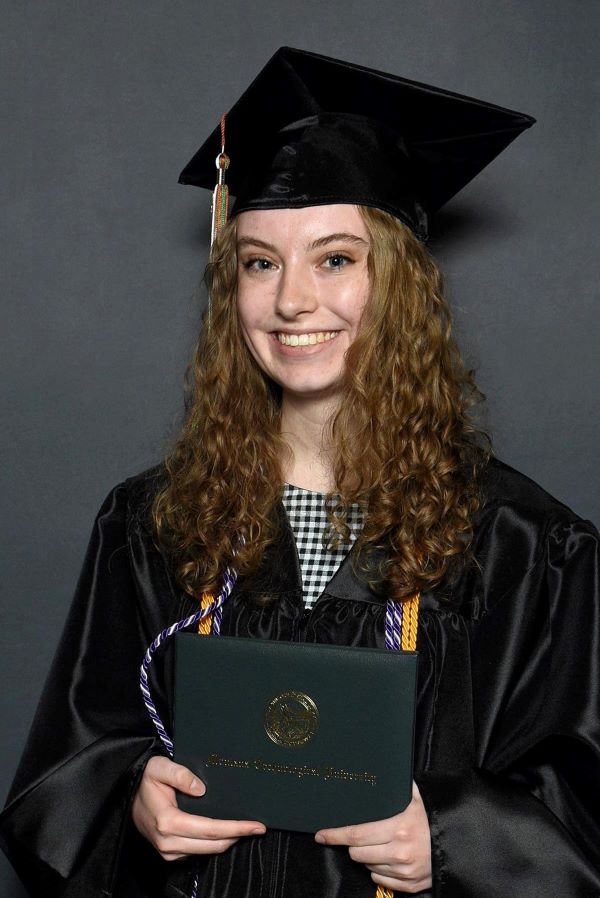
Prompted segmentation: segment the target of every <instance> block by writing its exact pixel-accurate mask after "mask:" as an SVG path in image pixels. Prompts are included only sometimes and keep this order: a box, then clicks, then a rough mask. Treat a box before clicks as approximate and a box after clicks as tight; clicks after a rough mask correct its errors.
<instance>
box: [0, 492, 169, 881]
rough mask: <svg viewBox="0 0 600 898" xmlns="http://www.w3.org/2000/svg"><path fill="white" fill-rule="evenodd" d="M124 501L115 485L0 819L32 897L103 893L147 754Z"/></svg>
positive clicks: (137, 608)
mask: <svg viewBox="0 0 600 898" xmlns="http://www.w3.org/2000/svg"><path fill="white" fill-rule="evenodd" d="M127 505H128V502H127V490H126V487H125V486H120V487H117V488H116V489H115V490H113V491H112V492H111V493H110V495H109V496H108V498H107V499H106V501H105V502H104V504H103V506H102V508H101V510H100V512H99V515H98V518H97V520H96V523H95V525H94V529H93V533H92V536H91V539H90V544H89V547H88V551H87V555H86V559H85V563H84V566H83V570H82V573H81V576H80V579H79V582H78V586H77V590H76V594H75V598H74V601H73V604H72V607H71V610H70V613H69V616H68V619H67V623H66V626H65V629H64V632H63V636H62V639H61V642H60V645H59V647H58V650H57V653H56V656H55V659H54V662H53V665H52V668H51V671H50V674H49V677H48V680H47V683H46V686H45V688H44V691H43V694H42V698H41V701H40V704H39V707H38V710H37V713H36V716H35V719H34V723H33V726H32V729H31V733H30V736H29V740H28V743H27V746H26V748H25V752H24V754H23V758H22V760H21V763H20V766H19V769H18V771H17V774H16V777H15V780H14V783H13V786H12V789H11V791H10V794H9V797H8V802H7V806H6V808H5V810H4V811H3V813H2V815H1V817H0V838H1V841H2V846H3V848H4V849H5V851H6V852H7V853H8V854H9V857H10V858H11V860H12V862H13V864H14V866H15V867H16V869H17V872H18V873H19V875H20V877H21V878H22V880H23V882H24V883H25V885H26V887H27V888H28V889H29V890H30V892H31V893H32V894H33V895H41V894H44V895H46V896H55V895H59V894H60V895H61V896H71V895H77V896H78V898H79V896H84V895H85V896H87V895H88V894H96V895H97V894H101V893H102V890H105V892H106V894H110V892H111V889H112V885H111V883H112V878H113V873H114V870H115V868H116V865H117V862H118V855H119V845H120V844H121V841H122V838H123V837H124V830H125V827H126V824H127V821H128V819H129V818H128V809H129V805H130V803H131V800H132V798H133V793H134V791H135V788H136V787H137V783H138V781H139V778H140V776H141V774H142V771H143V769H144V765H145V763H146V761H147V759H148V757H150V755H151V754H152V753H153V751H154V750H155V749H154V745H155V740H154V734H153V732H152V729H151V725H150V723H149V720H148V719H147V717H146V712H145V709H144V706H143V704H142V702H141V701H140V697H139V691H138V686H137V681H138V668H139V664H140V660H141V657H142V655H143V652H144V649H145V645H146V642H147V632H146V630H147V628H148V625H147V622H146V621H145V619H144V618H145V615H144V610H143V604H142V602H141V600H140V598H139V595H138V592H137V590H136V583H135V578H134V576H133V574H132V569H131V563H130V554H129V547H128V539H127ZM167 613H168V612H167Z"/></svg>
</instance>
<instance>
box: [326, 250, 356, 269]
mask: <svg viewBox="0 0 600 898" xmlns="http://www.w3.org/2000/svg"><path fill="white" fill-rule="evenodd" d="M351 262H352V259H350V258H349V257H348V256H345V255H344V254H343V253H330V254H329V255H328V256H327V258H326V259H325V266H326V267H327V268H333V269H334V270H336V271H339V269H340V268H345V267H346V265H348V264H350V263H351Z"/></svg>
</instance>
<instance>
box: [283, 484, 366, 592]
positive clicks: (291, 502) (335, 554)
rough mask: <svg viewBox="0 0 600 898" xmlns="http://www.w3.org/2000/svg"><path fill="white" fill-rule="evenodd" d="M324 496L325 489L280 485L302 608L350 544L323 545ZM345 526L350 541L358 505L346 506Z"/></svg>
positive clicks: (325, 522) (325, 524)
mask: <svg viewBox="0 0 600 898" xmlns="http://www.w3.org/2000/svg"><path fill="white" fill-rule="evenodd" d="M325 500H326V495H325V493H315V492H312V490H305V489H301V487H299V486H293V485H292V484H290V483H286V484H285V486H284V490H283V500H282V501H283V506H284V508H285V511H286V514H287V516H288V519H289V522H290V524H291V527H292V531H293V533H294V537H295V539H296V548H297V550H298V558H299V559H300V570H301V572H302V588H303V594H304V606H305V608H312V606H313V605H314V603H315V602H316V601H317V599H318V598H319V596H320V595H321V593H322V592H323V590H324V589H325V587H326V586H327V584H328V583H329V581H330V580H331V578H332V577H333V575H334V574H335V572H336V571H337V569H338V568H339V566H340V564H341V563H342V561H343V560H344V558H345V557H346V555H347V554H348V552H349V551H350V548H351V545H348V543H340V544H339V545H338V547H337V548H336V549H328V548H327V546H326V545H325V542H324V537H325V533H326V530H327V528H328V525H329V522H328V519H327V511H326V505H325ZM348 526H349V527H350V532H351V536H350V539H351V544H353V543H354V542H355V540H356V537H357V536H358V534H359V533H360V530H361V527H362V516H361V513H360V508H359V506H358V505H353V506H352V507H351V509H350V513H349V515H348Z"/></svg>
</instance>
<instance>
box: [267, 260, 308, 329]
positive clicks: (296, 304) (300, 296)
mask: <svg viewBox="0 0 600 898" xmlns="http://www.w3.org/2000/svg"><path fill="white" fill-rule="evenodd" d="M317 306H318V296H317V289H316V285H315V283H314V282H313V279H312V277H311V273H310V271H309V270H308V268H307V267H306V266H305V265H302V264H299V263H292V264H288V265H286V266H285V268H284V269H283V271H282V274H281V278H280V280H279V284H278V285H277V296H276V300H275V308H276V311H277V312H278V314H279V315H280V316H281V317H282V318H284V319H286V320H291V319H293V318H297V317H298V316H299V315H302V314H304V313H305V312H314V310H315V309H316V308H317Z"/></svg>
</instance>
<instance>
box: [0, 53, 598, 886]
mask: <svg viewBox="0 0 600 898" xmlns="http://www.w3.org/2000/svg"><path fill="white" fill-rule="evenodd" d="M532 123H533V120H532V119H531V118H530V117H528V116H526V115H522V114H520V113H516V112H513V111H510V110H507V109H502V108H500V107H497V106H493V105H490V104H488V103H485V102H481V101H478V100H473V99H470V98H467V97H462V96H458V95H456V94H452V93H448V92H446V91H443V90H440V89H438V88H434V87H430V86H428V85H423V84H417V83H414V82H409V81H405V80H403V79H401V78H398V77H395V76H392V75H386V74H382V73H380V72H375V71H372V70H369V69H365V68H362V67H359V66H354V65H351V64H349V63H345V62H340V61H338V60H332V59H328V58H325V57H321V56H317V55H315V54H311V53H307V52H303V51H299V50H292V49H290V48H282V49H281V50H279V51H278V52H277V53H276V54H275V56H274V57H273V58H272V59H271V60H270V61H269V63H268V64H267V65H266V67H265V68H264V69H263V71H262V72H261V73H260V74H259V76H258V77H257V78H256V80H255V81H254V82H253V83H252V85H251V86H250V87H249V88H248V90H247V91H246V93H245V94H244V95H243V96H242V98H241V99H240V100H239V101H238V102H237V103H236V104H235V105H234V106H233V108H232V109H231V110H230V112H229V113H228V114H227V115H226V116H224V118H223V120H222V121H221V123H220V124H219V125H218V126H217V128H216V129H215V131H214V132H213V134H212V135H211V137H210V138H209V139H208V140H207V141H206V142H205V144H203V146H202V147H201V148H200V150H199V151H198V153H197V154H196V155H195V156H194V158H193V159H192V160H191V161H190V163H189V164H188V165H187V166H186V168H185V169H184V171H183V172H182V174H181V177H180V180H181V181H182V182H183V183H187V184H194V185H197V186H200V187H204V188H209V189H213V187H214V185H215V179H217V181H218V184H217V187H216V188H215V193H214V199H213V237H214V242H213V247H212V252H211V257H210V261H209V264H208V268H207V272H206V282H207V286H208V292H209V307H208V310H207V313H206V315H205V319H204V324H203V329H202V332H201V334H200V337H199V342H198V348H197V352H196V356H195V360H194V364H193V375H194V382H193V388H192V393H191V395H190V397H189V399H190V401H189V411H188V415H187V419H186V422H185V425H184V428H183V430H182V433H181V434H180V436H179V438H178V440H177V442H176V444H175V446H174V448H173V450H172V452H171V453H170V454H169V456H168V457H167V458H166V459H165V461H164V463H163V464H161V465H160V466H158V467H157V468H155V469H153V470H151V471H148V472H144V473H142V474H140V475H139V476H137V477H134V478H131V479H129V480H127V481H125V482H124V483H121V484H119V485H118V486H117V487H115V489H113V490H112V491H111V493H110V494H109V496H108V498H107V499H106V501H105V503H104V504H103V506H102V508H101V509H100V512H99V515H98V518H97V520H96V524H95V527H94V531H93V534H92V537H91V541H90V546H89V550H88V553H87V557H86V561H85V564H84V568H83V571H82V574H81V577H80V580H79V584H78V588H77V593H76V596H75V599H74V603H73V606H72V609H71V612H70V614H69V618H68V621H67V624H66V628H65V631H64V635H63V637H62V640H61V643H60V646H59V648H58V652H57V655H56V658H55V661H54V664H53V667H52V670H51V673H50V676H49V679H48V682H47V684H46V687H45V689H44V692H43V695H42V698H41V701H40V705H39V709H38V712H37V715H36V718H35V721H34V724H33V727H32V731H31V735H30V737H29V741H28V743H27V747H26V749H25V752H24V755H23V758H22V761H21V764H20V766H19V769H18V771H17V774H16V777H15V781H14V783H13V786H12V789H11V791H10V794H9V796H8V801H7V805H6V808H5V810H4V811H3V813H2V815H1V817H0V835H1V840H2V845H3V847H4V849H5V851H6V852H7V854H8V855H9V857H10V858H11V860H12V862H13V864H14V866H15V868H16V870H17V872H18V874H19V876H20V877H21V879H22V880H23V882H24V884H25V886H26V888H27V889H28V890H29V893H30V894H31V895H32V896H35V898H42V896H43V898H55V896H56V898H58V896H61V898H165V896H171V898H176V896H177V898H192V896H195V898H301V896H302V898H305V896H311V898H350V896H352V898H375V896H377V898H391V896H393V895H394V894H398V895H401V894H421V895H424V896H436V898H513V896H519V898H541V896H548V895H558V896H561V898H598V895H599V894H600V800H599V795H600V692H599V689H600V686H599V684H600V600H599V595H598V583H599V577H598V535H597V533H596V531H595V529H594V527H593V526H592V525H591V524H590V523H589V522H586V521H583V520H581V519H580V518H578V517H577V515H576V514H574V513H573V512H572V511H570V510H569V509H568V508H566V507H565V506H564V505H563V504H561V503H560V502H559V501H557V500H556V499H554V498H552V497H551V496H550V495H548V494H547V493H546V492H544V490H542V489H541V488H540V487H539V486H537V485H536V484H535V483H533V482H532V481H531V480H529V479H528V478H527V477H525V476H523V475H521V474H519V473H518V472H516V471H515V470H513V469H512V468H510V467H508V466H507V465H505V464H503V463H502V462H501V461H499V460H498V459H496V458H495V457H494V456H493V454H492V452H491V450H490V446H489V441H488V440H487V439H486V437H485V435H484V434H483V433H481V432H480V431H479V429H478V428H477V425H476V423H475V421H474V418H473V417H472V411H471V410H472V406H473V405H474V403H476V402H477V401H478V400H479V399H480V398H481V394H480V393H479V391H478V390H477V387H476V384H475V382H474V380H473V377H472V374H471V373H470V372H469V371H468V370H467V368H466V366H465V364H464V362H463V360H462V358H461V355H460V352H459V350H458V348H457V346H456V344H455V342H454V339H453V337H452V333H451V318H450V311H449V308H448V305H447V303H446V300H445V298H444V293H443V284H442V278H441V274H440V271H439V269H438V266H437V265H436V263H435V261H434V260H433V259H432V257H431V256H430V254H429V253H428V251H427V249H426V247H425V242H426V239H427V234H428V226H429V222H430V220H431V216H432V215H434V214H435V212H436V211H437V210H438V209H439V208H440V207H441V206H442V205H444V204H445V203H446V202H448V201H449V200H450V199H451V198H452V197H453V196H454V195H455V194H456V193H457V192H458V191H459V190H460V189H461V188H462V187H463V186H464V185H465V184H467V183H468V182H469V181H470V180H471V179H472V178H473V177H474V176H475V175H477V173H478V172H480V171H481V169H483V168H484V167H485V166H486V165H487V164H488V163H490V162H491V161H492V160H493V159H494V158H495V156H497V155H498V154H499V153H500V152H501V151H502V150H503V149H505V148H506V147H507V146H508V145H509V144H510V143H511V142H512V141H513V139H514V138H516V137H517V136H518V135H519V134H520V133H521V132H522V131H524V130H525V129H527V128H528V127H529V126H530V125H531V124H532ZM215 159H216V166H215ZM229 192H231V194H232V195H233V196H235V198H236V201H235V205H234V206H233V208H232V210H231V214H230V215H229V216H228V193H229ZM390 609H391V612H390ZM200 613H201V614H202V615H203V616H200ZM390 613H392V615H394V616H395V619H397V620H400V621H401V622H400V624H399V628H400V629H399V633H400V637H399V638H400V642H399V643H398V646H397V648H398V649H399V650H403V649H413V648H416V649H417V650H418V653H419V671H418V689H417V720H416V733H415V753H414V786H413V793H412V800H411V802H410V804H409V805H408V807H407V808H406V809H404V810H402V809H399V812H398V813H397V814H396V815H394V816H392V817H390V818H387V819H385V820H377V819H374V820H372V821H369V822H367V823H361V824H356V825H349V826H343V827H337V828H334V829H325V830H320V831H318V832H317V833H297V832H289V831H277V830H272V829H267V828H266V827H265V826H264V825H263V824H262V823H261V822H260V821H258V820H241V821H240V820H220V819H219V820H214V819H209V818H206V817H202V816H200V815H193V814H187V813H185V812H184V811H182V810H179V809H178V807H177V804H176V795H177V792H182V793H187V794H188V795H191V796H194V795H201V794H202V793H203V792H204V790H205V786H204V783H203V782H202V781H201V779H200V778H199V777H198V775H197V772H196V771H192V770H188V769H186V768H184V767H182V766H181V765H179V764H177V763H175V762H174V761H173V760H172V758H171V756H170V754H171V753H170V749H169V744H170V743H169V740H168V737H167V734H168V733H172V726H173V719H172V717H173V715H172V701H173V654H172V651H171V649H170V648H169V645H168V644H165V645H163V644H162V640H160V643H161V644H160V645H156V647H155V650H153V654H152V664H151V666H150V665H148V666H147V669H146V680H144V679H143V684H142V685H143V686H144V690H143V692H140V688H139V682H138V681H139V669H140V664H141V662H142V659H143V658H144V656H145V653H146V651H147V648H148V646H149V645H150V644H151V643H152V642H153V640H154V639H155V638H156V636H157V634H162V633H163V631H165V629H166V628H169V627H170V626H171V625H172V624H173V623H174V622H178V621H193V624H190V627H191V628H192V629H196V630H198V632H199V634H200V638H203V637H204V636H205V635H206V634H209V633H212V635H213V636H218V635H219V634H220V635H234V636H241V637H248V638H252V639H271V640H287V641H295V642H307V643H323V644H339V645H346V646H356V647H361V646H363V647H365V646H369V647H379V648H386V647H389V645H388V641H387V639H386V630H387V628H386V623H387V622H388V620H389V615H390ZM164 641H165V643H167V642H168V640H167V639H166V638H165V640H164ZM198 676H199V677H208V678H215V677H218V676H219V671H212V670H210V671H207V670H201V671H198ZM344 700H345V697H344ZM149 710H150V713H149ZM161 727H162V728H163V729H162V731H161V729H160V728H161ZM372 738H373V739H378V740H385V739H386V721H385V720H382V719H377V718H376V717H375V715H374V719H373V721H372ZM389 762H390V765H393V764H394V752H393V746H391V745H390V758H389Z"/></svg>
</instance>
